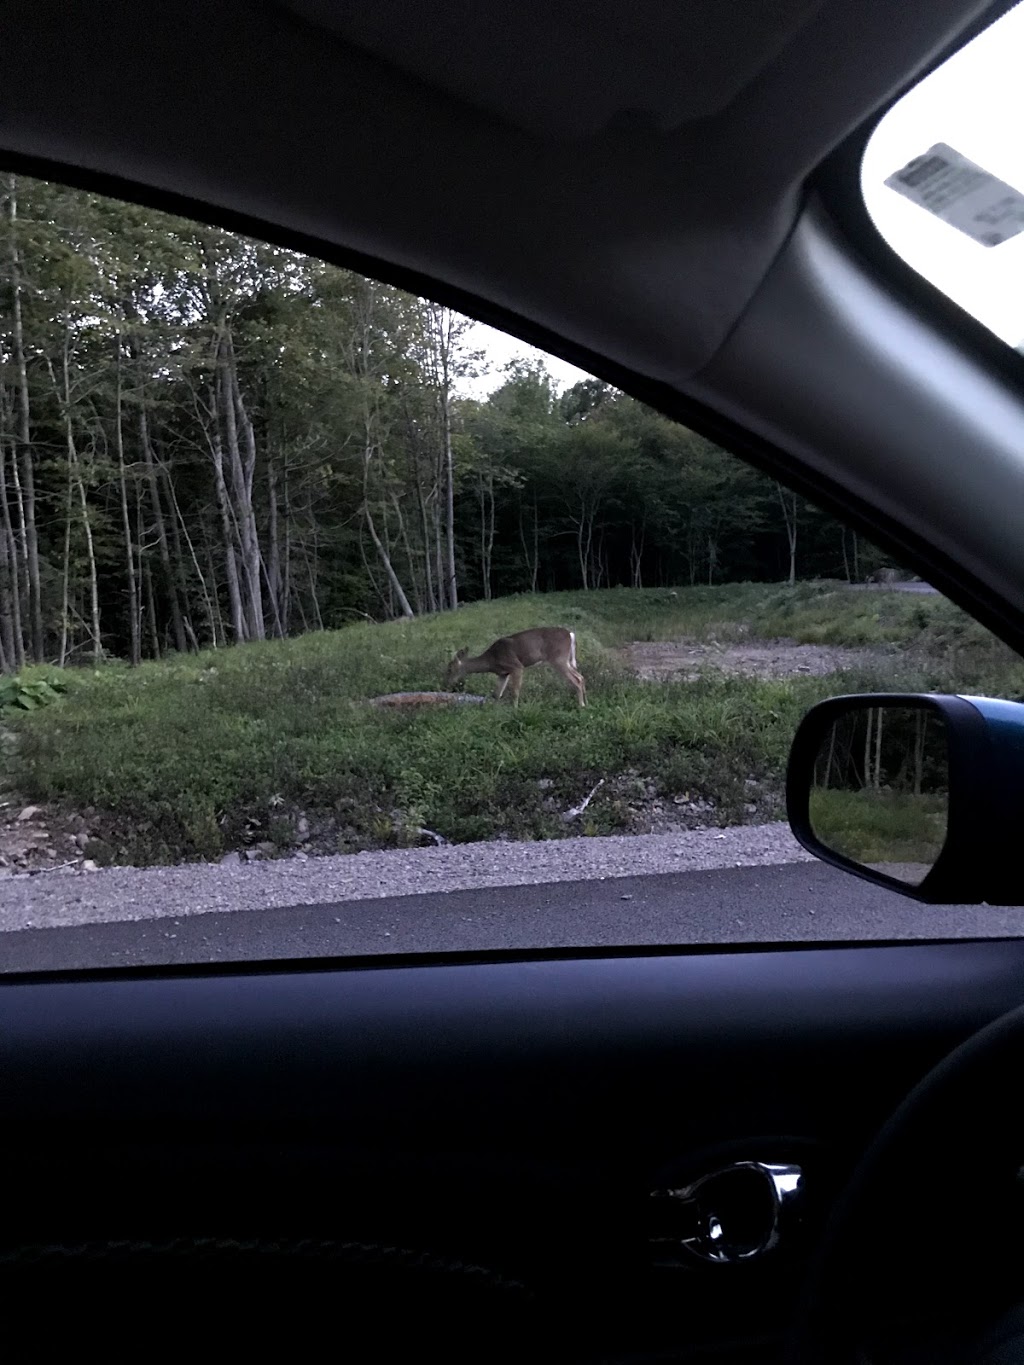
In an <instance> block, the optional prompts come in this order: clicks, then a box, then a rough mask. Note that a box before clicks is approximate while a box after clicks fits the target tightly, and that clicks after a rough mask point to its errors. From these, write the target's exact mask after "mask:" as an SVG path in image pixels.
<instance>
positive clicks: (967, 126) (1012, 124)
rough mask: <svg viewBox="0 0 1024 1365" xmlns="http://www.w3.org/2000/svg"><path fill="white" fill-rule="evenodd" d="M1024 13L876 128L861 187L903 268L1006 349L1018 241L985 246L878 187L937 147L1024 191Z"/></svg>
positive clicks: (1022, 285)
mask: <svg viewBox="0 0 1024 1365" xmlns="http://www.w3.org/2000/svg"><path fill="white" fill-rule="evenodd" d="M1022 63H1024V5H1018V6H1017V7H1016V8H1015V9H1012V10H1011V11H1010V12H1009V14H1006V15H1004V16H1003V17H1002V18H1001V19H1000V20H998V22H997V23H995V24H993V25H992V27H991V28H988V29H986V30H985V32H984V33H982V34H980V35H979V37H977V38H975V39H974V41H973V42H972V43H969V44H968V46H967V47H965V48H963V49H962V50H961V51H960V52H958V53H957V54H956V55H955V56H954V57H952V58H951V59H950V60H949V61H948V62H946V63H945V65H944V66H942V67H940V68H939V69H938V70H937V71H935V72H933V74H932V75H931V76H929V77H928V78H927V79H926V80H924V81H922V82H921V84H920V85H918V86H916V87H915V88H914V89H913V90H911V91H910V92H909V94H907V95H905V96H904V98H903V99H902V100H901V101H900V102H899V104H897V105H896V106H895V107H894V108H893V109H891V110H890V112H889V113H888V114H887V115H886V117H885V118H884V119H883V120H882V122H881V123H880V124H879V126H878V129H877V131H876V132H875V134H874V136H873V137H872V139H871V141H870V143H869V144H868V147H867V150H866V152H865V154H864V165H863V169H862V177H861V186H862V190H863V193H864V200H865V203H866V204H867V207H868V212H869V213H870V214H871V217H872V218H873V219H874V222H875V226H876V227H877V228H878V230H879V231H880V232H881V234H882V236H883V237H885V238H886V240H887V241H888V243H889V245H890V246H891V247H892V248H893V250H895V251H897V252H898V253H899V254H900V255H901V256H902V257H903V258H904V260H905V261H907V263H908V264H909V265H912V266H913V267H914V269H915V270H918V271H920V273H921V274H922V275H924V276H925V277H926V278H927V279H929V280H931V282H932V283H933V284H934V285H936V286H937V287H938V288H939V289H941V290H942V291H943V293H945V294H948V295H949V297H950V298H952V299H954V300H955V302H957V303H958V304H960V306H961V307H962V308H965V309H966V310H967V311H968V312H969V313H971V314H972V315H973V316H974V317H976V318H978V320H979V321H981V322H983V323H984V324H985V326H986V327H989V328H991V330H992V331H993V332H995V333H996V335H997V336H1000V337H1002V339H1003V340H1004V341H1008V342H1009V343H1010V345H1011V346H1016V345H1018V344H1019V343H1020V342H1021V341H1022V340H1024V233H1021V234H1020V235H1019V236H1017V237H1014V238H1012V239H1011V240H1010V241H1007V242H1003V243H1001V244H1000V245H999V246H995V247H986V246H982V245H981V244H980V243H979V242H975V241H973V240H972V239H971V238H970V237H968V236H967V235H966V234H965V233H963V232H960V231H959V230H958V229H957V228H954V227H950V226H949V224H948V223H944V222H942V221H941V219H939V218H935V217H933V215H932V214H930V213H929V212H928V211H927V210H926V209H923V208H920V207H919V206H918V205H917V204H913V203H911V202H910V201H909V200H907V199H904V198H902V196H900V195H899V194H897V193H896V192H895V191H894V190H891V189H889V188H888V187H887V186H886V185H885V183H884V182H885V180H886V178H887V177H888V176H890V175H892V174H893V172H894V171H898V170H900V169H901V168H902V167H904V166H905V165H906V164H907V162H908V161H911V160H912V159H913V158H914V157H915V156H921V155H922V153H924V152H927V151H928V149H929V148H930V147H932V146H933V145H934V144H935V143H936V142H945V143H946V144H947V145H948V146H950V147H952V148H953V149H954V150H955V151H958V152H960V153H961V154H962V155H963V156H965V157H967V158H969V159H970V160H971V161H974V162H976V163H977V164H978V165H979V166H981V167H982V168H983V169H984V170H986V171H991V173H992V174H993V175H995V176H998V177H999V179H1000V180H1004V181H1006V183H1007V184H1008V185H1011V186H1013V188H1014V189H1017V190H1022V191H1024V137H1022V135H1021V133H1022V112H1024V105H1022V101H1021V93H1022V79H1024V78H1022V72H1024V65H1022Z"/></svg>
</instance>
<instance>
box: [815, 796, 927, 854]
mask: <svg viewBox="0 0 1024 1365" xmlns="http://www.w3.org/2000/svg"><path fill="white" fill-rule="evenodd" d="M948 804H949V803H948V799H947V798H946V797H945V796H939V795H922V796H914V795H913V794H912V793H906V792H884V791H878V792H876V791H839V790H834V789H824V788H821V787H817V788H815V790H814V791H813V792H812V793H811V800H810V812H809V814H810V821H811V828H812V829H813V831H814V833H815V834H816V835H817V836H818V838H819V839H820V840H821V841H822V843H824V844H825V845H827V847H829V848H831V849H833V850H834V851H835V852H836V853H842V854H843V855H844V856H845V857H847V858H852V859H854V861H856V862H861V863H870V864H876V863H910V864H923V865H925V866H931V864H932V863H934V862H935V861H936V859H937V858H938V856H939V854H940V853H941V852H942V845H943V844H944V843H945V841H946V817H947V810H948Z"/></svg>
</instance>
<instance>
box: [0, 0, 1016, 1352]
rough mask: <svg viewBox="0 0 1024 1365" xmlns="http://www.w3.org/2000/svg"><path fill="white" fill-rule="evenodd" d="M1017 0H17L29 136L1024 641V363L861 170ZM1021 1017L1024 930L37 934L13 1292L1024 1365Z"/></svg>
mask: <svg viewBox="0 0 1024 1365" xmlns="http://www.w3.org/2000/svg"><path fill="white" fill-rule="evenodd" d="M1009 8H1010V6H1009V5H1007V4H1005V3H1003V4H997V5H995V6H993V5H992V4H991V3H988V0H903V3H901V4H900V5H899V6H893V5H892V4H891V3H886V0H856V2H855V3H850V0H747V2H746V3H744V4H743V5H741V6H727V5H722V4H720V3H714V0H678V2H677V3H674V4H666V3H664V0H634V3H633V4H630V5H628V6H623V5H619V4H614V3H607V0H597V2H596V3H593V4H591V5H586V6H584V5H579V4H569V3H565V0H547V3H545V4H540V3H535V0H521V3H518V4H514V5H511V6H509V5H502V6H498V5H496V4H493V3H489V0H477V3H475V4H473V3H463V2H462V0H448V3H446V4H441V3H437V0H419V2H418V3H416V4H412V3H408V2H403V0H378V3H377V4H375V5H373V6H368V5H358V4H349V3H345V0H221V3H219V4H217V5H208V4H202V3H199V0H150V3H143V4H139V3H137V0H136V3H129V2H128V0H102V3H99V4H93V5H69V4H68V3H67V0H0V34H2V45H0V63H2V65H0V69H2V79H0V170H8V171H14V172H17V173H20V174H25V175H32V176H37V177H41V178H46V179H49V180H53V181H57V182H60V183H64V184H68V185H74V186H79V187H83V188H87V189H93V190H96V191H97V192H102V193H105V194H111V195H114V196H117V197H119V198H121V199H126V200H129V201H131V202H134V203H138V204H141V205H144V206H149V207H152V208H160V209H167V210H171V211H174V212H180V213H183V214H187V215H188V216H190V217H193V218H197V219H200V220H202V221H207V222H210V223H214V224H216V225H218V226H222V227H226V228H232V229H237V230H240V231H244V232H247V233H250V234H252V235H254V236H258V237H260V238H262V239H265V240H267V241H272V242H275V243H279V244H281V245H284V246H289V247H292V248H295V249H297V250H302V251H305V252H308V253H310V254H311V255H314V256H317V257H319V258H322V259H324V260H327V261H332V262H336V263H339V264H344V265H347V266H349V267H351V268H353V269H358V270H360V271H363V272H365V273H366V274H368V275H371V276H373V277H374V278H376V279H380V280H384V281H387V282H390V283H393V284H395V285H399V286H401V287H403V288H406V289H409V290H412V291H414V292H416V293H417V294H420V295H423V296H427V297H430V298H433V299H437V300H440V301H443V302H445V303H447V304H449V305H451V306H452V307H455V308H458V309H460V310H462V311H463V312H465V313H466V314H468V315H470V316H472V317H474V318H476V319H479V320H481V321H483V322H486V323H488V324H490V325H492V326H494V327H497V328H499V329H501V330H503V331H505V332H508V333H511V334H513V335H514V336H516V337H518V338H521V339H522V340H523V341H526V342H528V343H531V344H533V345H536V346H539V347H542V348H543V349H545V350H547V351H549V352H551V353H553V354H555V355H557V356H560V357H562V358H563V359H565V360H567V361H569V362H571V363H572V364H575V365H578V366H580V367H581V368H584V369H586V370H587V371H589V372H591V373H593V374H594V375H597V376H599V377H601V378H603V379H605V380H606V381H607V382H608V383H610V384H614V385H616V386H618V387H619V388H621V389H622V390H624V391H626V392H627V393H630V394H632V395H634V396H636V397H638V398H640V399H642V400H644V401H645V402H647V403H649V404H650V405H652V406H653V407H655V408H657V409H659V410H660V411H661V412H663V413H665V414H667V415H668V416H671V417H673V418H677V419H679V420H680V421H682V422H684V423H685V424H686V425H687V426H689V427H690V428H692V429H693V430H695V431H698V432H701V433H703V434H705V435H707V436H709V437H710V438H712V439H714V440H716V441H718V442H720V443H721V444H722V445H723V446H726V447H727V448H728V449H729V450H731V451H733V452H734V453H736V454H737V455H739V456H741V457H742V458H744V459H745V460H747V461H749V462H751V463H752V464H754V465H755V466H757V467H758V468H760V469H763V470H767V471H769V472H771V473H772V474H773V476H775V477H777V478H778V479H779V480H780V481H781V482H783V483H785V484H786V485H787V486H789V487H792V488H795V489H798V490H799V491H800V492H802V493H803V494H804V495H805V496H807V497H809V498H812V499H813V500H814V502H815V503H816V504H817V505H819V506H821V507H823V508H827V509H830V510H832V511H833V512H835V513H836V514H838V515H842V516H843V517H844V518H845V519H846V520H847V521H848V522H849V524H851V525H853V526H855V527H857V528H859V529H860V531H861V532H862V533H863V534H864V535H866V536H869V537H870V538H871V539H872V540H873V541H874V542H875V543H877V544H879V545H880V546H883V547H884V548H885V549H886V550H887V551H889V552H890V553H891V554H892V555H893V556H895V557H898V559H899V562H901V563H903V564H905V565H906V566H907V567H908V568H910V569H912V570H913V571H914V572H916V573H918V574H920V575H921V576H922V577H924V578H925V579H926V580H927V581H928V582H929V583H931V584H933V585H934V586H935V587H936V588H937V589H938V590H939V591H940V592H942V593H944V594H945V595H947V596H948V597H949V598H950V599H952V600H953V601H954V602H956V603H958V604H959V605H960V606H962V607H963V608H965V609H966V610H967V611H969V612H970V613H971V614H972V615H973V616H975V617H976V618H977V619H978V620H979V621H981V622H983V623H984V624H985V625H986V626H988V627H989V628H990V629H992V630H993V631H994V632H995V633H996V634H997V635H999V636H1000V637H1001V638H1002V639H1003V640H1004V641H1005V642H1006V643H1007V644H1009V645H1011V646H1012V647H1014V648H1016V649H1018V650H1020V649H1021V648H1022V647H1024V536H1022V534H1021V526H1022V516H1021V507H1022V506H1024V456H1022V452H1024V359H1022V357H1021V356H1020V355H1019V354H1017V353H1015V352H1014V350H1013V349H1012V348H1011V347H1009V346H1007V345H1005V343H1003V342H1002V341H1000V340H999V339H998V338H996V337H994V336H993V335H992V334H991V333H990V332H989V331H988V330H987V329H986V328H985V327H984V326H982V325H981V324H980V323H979V322H977V321H976V320H975V319H974V318H972V317H970V316H969V315H968V314H967V313H966V312H965V311H963V310H962V309H960V308H959V307H958V306H957V305H956V304H954V303H952V302H951V301H950V300H949V299H947V298H945V297H943V296H942V295H941V294H940V293H939V291H938V290H936V289H935V288H933V287H932V286H931V285H929V284H928V283H926V282H925V281H924V280H922V279H921V278H920V277H919V276H918V275H917V274H916V273H915V272H914V271H913V270H912V269H911V268H910V267H909V266H907V265H906V264H905V263H904V262H903V261H901V260H900V259H899V258H898V257H897V256H896V255H895V254H894V253H893V252H892V251H891V250H890V249H889V248H888V247H887V246H886V244H885V242H884V241H883V240H882V239H881V238H880V237H879V235H878V233H877V231H876V230H875V228H874V227H873V225H872V223H871V221H870V219H869V217H868V215H867V212H866V210H865V208H864V204H863V200H862V198H861V196H860V189H859V179H858V177H859V165H860V158H861V156H862V153H863V149H864V147H865V144H866V142H867V140H868V138H869V137H870V134H871V132H872V130H873V129H874V127H875V126H876V124H877V123H878V121H879V119H880V118H881V117H882V116H883V115H884V113H885V112H886V110H887V109H889V108H890V107H891V106H892V105H893V104H894V103H895V102H896V101H897V100H898V99H899V98H900V97H901V96H902V95H903V94H904V92H905V91H907V90H908V89H910V88H911V87H912V86H914V85H915V84H916V83H917V82H918V81H919V80H920V79H921V78H922V77H923V76H924V75H925V74H926V73H927V72H928V71H930V70H932V69H933V68H935V67H936V66H937V65H939V64H940V63H941V62H942V61H944V60H945V59H946V58H947V57H948V56H949V55H950V54H951V53H953V52H955V51H956V50H957V49H958V48H960V47H961V46H962V45H963V44H964V43H966V42H968V41H969V40H970V39H971V38H972V37H974V36H975V35H976V34H978V33H980V32H982V31H983V30H984V29H985V28H986V27H987V26H988V25H989V24H991V23H992V22H993V21H994V20H996V19H997V18H998V17H999V16H1000V15H1002V14H1003V13H1005V12H1006V11H1007V10H1008V9H1009ZM940 132H941V130H940ZM938 136H939V133H937V134H936V139H937V138H938ZM893 169H894V170H895V169H896V168H895V167H893ZM1022 332H1024V327H1022ZM996 795H997V796H998V793H996ZM566 894H571V891H567V893H566ZM1022 899H1024V896H1022ZM751 913H752V914H756V906H752V907H751ZM914 913H915V914H919V915H920V916H921V919H922V922H926V919H927V915H928V913H929V906H928V905H927V904H918V905H915V907H914ZM2 953H3V948H2V945H0V956H2ZM1022 1009H1024V942H1022V941H1018V940H1014V939H1005V940H1004V939H984V940H982V939H975V940H971V939H956V940H948V941H944V940H941V939H934V940H931V939H917V940H915V941H913V942H896V941H893V942H883V943H879V942H873V943H858V942H849V943H836V944H827V945H823V944H811V945H808V944H791V943H790V944H787V943H784V942H780V943H776V944H742V945H737V944H728V943H723V944H720V945H715V946H711V947H708V946H706V945H702V946H697V947H695V946H693V945H688V944H686V943H684V942H680V943H679V944H678V945H675V946H672V947H669V948H649V947H648V948H636V949H629V948H624V949H616V950H607V949H597V948H595V949H590V950H582V949H579V948H566V949H557V948H556V949H550V950H545V951H535V952H526V951H518V950H516V951H507V950H506V951H502V950H496V951H494V952H491V953H484V952H476V953H437V954H431V953H423V954H418V955H415V956H402V955H389V956H381V957H367V956H364V957H358V958H355V957H354V958H348V959H308V958H306V959H302V960H298V961H266V962H257V963H253V962H245V963H238V964H223V963H216V964H214V963H205V964H204V963H197V964H196V965H194V966H188V967H174V968H159V969H158V968H151V969H124V970H117V971H115V970H103V971H84V970H83V971H77V972H76V971H62V972H46V971H35V972H32V973H25V972H7V973H6V974H4V975H2V977H0V1152H2V1154H3V1158H4V1167H5V1176H6V1181H5V1188H6V1191H7V1197H6V1198H5V1199H4V1200H3V1213H2V1216H0V1298H2V1301H3V1303H4V1307H5V1313H6V1317H7V1322H8V1327H9V1331H10V1332H11V1334H12V1340H22V1341H23V1342H24V1345H23V1347H22V1349H23V1350H24V1351H25V1352H26V1353H27V1354H28V1355H29V1357H30V1358H31V1357H33V1356H35V1355H39V1356H42V1355H44V1354H45V1353H46V1352H47V1349H48V1348H50V1349H66V1348H68V1347H69V1346H72V1345H73V1346H75V1347H78V1348H81V1347H82V1346H83V1345H85V1346H91V1345H95V1346H97V1347H100V1348H101V1349H105V1350H107V1351H110V1352H111V1353H113V1354H115V1355H120V1354H122V1353H123V1354H128V1353H129V1352H132V1353H133V1354H134V1353H136V1352H143V1351H147V1350H151V1349H153V1348H154V1347H156V1348H159V1346H160V1344H161V1343H164V1342H166V1343H169V1344H173V1347H172V1348H173V1349H188V1350H189V1351H190V1352H193V1353H197V1354H199V1353H203V1354H205V1353H206V1352H207V1351H210V1352H211V1353H212V1351H214V1350H218V1351H221V1352H225V1351H231V1352H240V1351H248V1350H253V1351H255V1350H259V1349H261V1348H262V1349H264V1350H266V1351H268V1352H269V1351H272V1350H273V1351H287V1352H288V1353H289V1354H293V1355H295V1356H297V1357H298V1358H302V1357H304V1356H306V1355H313V1354H320V1353H321V1352H327V1353H329V1354H331V1355H334V1354H335V1353H337V1354H338V1355H340V1356H341V1358H343V1359H352V1360H360V1361H390V1360H413V1359H421V1358H429V1357H430V1356H432V1355H434V1354H436V1355H437V1356H438V1357H439V1358H440V1359H442V1360H460V1361H462V1360H465V1361H471V1360H472V1361H480V1362H487V1361H505V1360H508V1361H512V1360H515V1361H525V1360H530V1361H547V1360H551V1361H559V1362H561V1361H565V1362H579V1363H580V1365H596V1363H597V1362H608V1365H612V1363H613V1362H614V1363H615V1365H619V1363H620V1362H621V1363H622V1365H625V1362H635V1363H636V1365H639V1363H640V1362H651V1363H652V1365H653V1363H654V1362H669V1361H679V1362H683V1361H688V1362H689V1361H693V1362H703V1361H729V1362H746V1361H749V1362H771V1361H782V1360H787V1361H792V1362H794V1365H811V1363H812V1362H821V1363H822V1365H824V1362H829V1363H830V1365H832V1363H833V1362H836V1363H838V1362H844V1361H849V1362H854V1361H864V1362H866V1361H869V1360H870V1361H877V1362H912V1361H929V1362H946V1361H948V1362H951V1365H952V1363H953V1362H957V1363H958V1365H959V1363H961V1362H962V1365H998V1362H1005V1361H1011V1360H1024V1318H1022V1316H1021V1315H1022V1311H1024V1282H1022V1280H1021V1278H1020V1269H1021V1267H1020V1256H1021V1251H1020V1248H1021V1235H1020V1234H1021V1230H1022V1228H1024V1204H1022V1193H1024V1187H1022V1184H1021V1173H1022V1171H1024V1130H1022V1129H1021V1127H1020V1121H1019V1118H1018V1109H1017V1105H1016V1098H1017V1097H1016V1086H1015V1084H1014V1083H1013V1081H1014V1073H1015V1072H1016V1071H1017V1070H1018V1069H1019V1066H1020V1063H1021V1060H1022V1058H1024V1014H1021V1013H1020V1011H1021V1010H1022Z"/></svg>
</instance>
